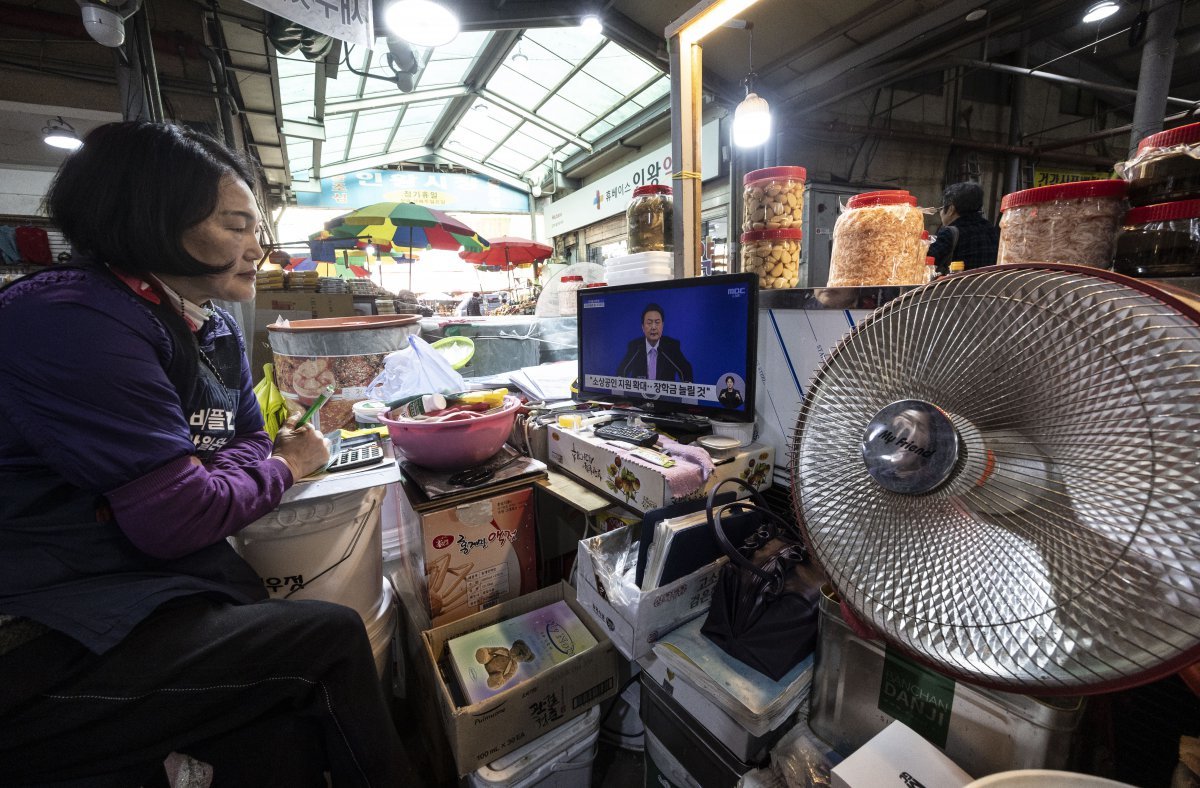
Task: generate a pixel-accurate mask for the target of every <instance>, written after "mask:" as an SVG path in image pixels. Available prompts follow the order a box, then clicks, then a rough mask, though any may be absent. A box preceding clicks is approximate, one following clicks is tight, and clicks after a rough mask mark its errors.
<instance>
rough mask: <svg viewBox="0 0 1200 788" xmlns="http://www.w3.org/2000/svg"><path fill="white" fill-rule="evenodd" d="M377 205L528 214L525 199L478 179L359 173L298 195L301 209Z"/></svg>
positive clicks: (445, 174)
mask: <svg viewBox="0 0 1200 788" xmlns="http://www.w3.org/2000/svg"><path fill="white" fill-rule="evenodd" d="M377 202H415V203H417V204H419V205H426V206H429V207H430V208H437V209H438V210H441V211H470V212H473V213H529V195H527V194H526V193H525V192H522V191H519V190H517V189H514V188H512V187H510V186H504V185H503V184H499V183H495V182H493V181H489V180H488V179H487V178H484V177H482V176H479V175H468V174H465V173H454V172H408V171H402V170H360V171H359V172H352V173H350V174H348V175H335V176H334V177H332V178H322V179H321V191H319V192H298V193H297V194H296V204H297V205H301V206H304V207H306V208H345V209H346V210H348V211H349V210H353V209H355V208H361V207H363V206H365V205H372V204H374V203H377Z"/></svg>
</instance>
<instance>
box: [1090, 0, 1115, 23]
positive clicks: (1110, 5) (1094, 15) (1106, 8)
mask: <svg viewBox="0 0 1200 788" xmlns="http://www.w3.org/2000/svg"><path fill="white" fill-rule="evenodd" d="M1119 10H1121V7H1120V6H1119V5H1118V4H1117V3H1116V2H1114V0H1102V2H1099V3H1092V4H1091V5H1090V6H1088V10H1087V11H1086V12H1085V13H1084V15H1083V21H1084V22H1085V23H1090V22H1099V21H1100V20H1102V19H1108V18H1109V17H1110V16H1112V15H1113V14H1115V13H1117V11H1119Z"/></svg>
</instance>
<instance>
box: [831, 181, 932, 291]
mask: <svg viewBox="0 0 1200 788" xmlns="http://www.w3.org/2000/svg"><path fill="white" fill-rule="evenodd" d="M924 229H925V219H924V215H923V214H922V213H921V210H920V209H919V208H917V198H916V197H914V196H913V195H911V194H909V193H908V192H907V191H904V190H899V189H897V190H889V191H878V192H867V193H866V194H856V195H855V196H853V197H851V198H850V199H849V201H847V203H846V209H845V210H844V211H843V212H842V215H841V216H839V217H838V218H837V223H836V224H834V226H833V254H832V256H831V257H830V260H829V282H828V284H827V285H826V286H827V287H869V286H877V285H918V284H922V283H924V281H925V276H926V273H925V255H924V252H923V251H922V249H921V232H922V231H923V230H924Z"/></svg>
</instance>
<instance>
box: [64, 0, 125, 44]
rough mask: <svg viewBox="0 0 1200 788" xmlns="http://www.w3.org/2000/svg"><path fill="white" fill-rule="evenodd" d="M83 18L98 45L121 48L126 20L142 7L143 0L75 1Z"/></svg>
mask: <svg viewBox="0 0 1200 788" xmlns="http://www.w3.org/2000/svg"><path fill="white" fill-rule="evenodd" d="M75 2H77V3H78V4H79V11H80V14H81V15H82V16H83V28H84V30H87V32H88V35H90V36H91V37H92V38H93V39H94V40H95V41H96V42H97V43H99V44H103V45H104V46H106V47H119V46H121V45H122V44H124V43H125V20H126V19H128V18H129V17H131V16H133V15H134V14H135V13H136V12H137V10H138V8H139V7H140V6H141V0H75Z"/></svg>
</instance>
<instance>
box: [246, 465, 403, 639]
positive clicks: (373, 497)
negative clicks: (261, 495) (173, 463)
mask: <svg viewBox="0 0 1200 788" xmlns="http://www.w3.org/2000/svg"><path fill="white" fill-rule="evenodd" d="M386 491H387V487H386V486H379V487H369V488H367V489H365V490H355V491H353V492H347V493H339V494H336V495H326V496H322V497H320V498H314V499H309V500H300V501H296V502H293V503H285V504H281V505H280V507H279V508H278V509H276V510H275V511H273V512H271V513H269V514H267V515H265V516H264V517H261V518H259V519H258V520H255V521H254V522H253V523H251V524H250V525H248V526H246V527H245V528H243V529H242V530H241V531H240V532H239V533H238V534H237V535H236V537H235V539H234V541H235V544H236V547H237V550H238V552H239V553H240V554H241V556H242V558H244V559H246V562H247V563H248V564H250V566H252V567H253V568H254V571H255V572H257V573H258V576H259V577H260V578H262V581H263V585H264V586H265V587H266V589H267V593H269V594H270V595H271V598H272V599H321V600H324V601H326V602H337V603H339V604H342V605H345V606H347V607H352V608H354V609H355V610H356V611H357V612H358V614H359V615H360V616H362V618H363V621H369V620H371V619H372V618H373V616H374V614H375V611H376V609H377V608H378V606H379V588H380V583H382V582H383V538H382V534H381V529H380V519H381V518H380V503H381V502H382V500H383V497H384V495H385V493H386Z"/></svg>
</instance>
